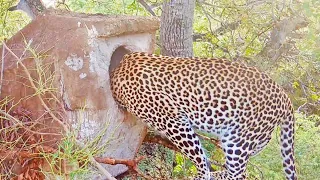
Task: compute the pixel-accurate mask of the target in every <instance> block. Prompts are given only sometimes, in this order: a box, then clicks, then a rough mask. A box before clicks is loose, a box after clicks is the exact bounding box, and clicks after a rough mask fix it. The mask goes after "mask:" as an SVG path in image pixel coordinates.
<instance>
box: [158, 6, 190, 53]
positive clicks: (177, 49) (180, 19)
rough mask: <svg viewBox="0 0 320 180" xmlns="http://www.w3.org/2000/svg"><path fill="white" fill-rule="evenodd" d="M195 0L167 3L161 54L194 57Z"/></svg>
mask: <svg viewBox="0 0 320 180" xmlns="http://www.w3.org/2000/svg"><path fill="white" fill-rule="evenodd" d="M194 8H195V0H171V1H165V2H164V3H163V7H162V14H161V24H160V41H161V54H162V55H167V56H179V57H192V56H193V46H192V24H193V16H194Z"/></svg>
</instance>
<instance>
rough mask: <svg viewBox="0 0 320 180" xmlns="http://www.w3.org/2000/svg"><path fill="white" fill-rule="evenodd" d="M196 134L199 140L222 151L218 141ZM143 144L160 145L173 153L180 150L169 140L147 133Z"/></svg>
mask: <svg viewBox="0 0 320 180" xmlns="http://www.w3.org/2000/svg"><path fill="white" fill-rule="evenodd" d="M196 134H197V136H198V137H199V138H201V139H204V140H208V141H211V142H212V143H213V144H214V145H215V146H216V147H218V148H220V149H222V147H221V145H220V142H219V140H217V139H214V138H209V137H207V136H205V135H202V134H198V133H196ZM143 142H146V143H156V144H160V145H163V146H164V147H167V148H169V149H172V150H174V151H177V152H180V150H179V149H178V148H177V147H176V146H175V145H174V144H173V143H172V142H171V141H169V139H167V138H164V137H162V136H160V135H155V134H153V133H148V134H147V135H146V137H145V138H144V140H143Z"/></svg>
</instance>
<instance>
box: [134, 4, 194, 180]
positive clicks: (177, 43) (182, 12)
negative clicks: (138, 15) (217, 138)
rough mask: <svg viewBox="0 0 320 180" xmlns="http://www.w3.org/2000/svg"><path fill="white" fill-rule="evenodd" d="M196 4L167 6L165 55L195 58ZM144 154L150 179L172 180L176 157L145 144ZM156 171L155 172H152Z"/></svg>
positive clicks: (164, 13) (163, 27)
mask: <svg viewBox="0 0 320 180" xmlns="http://www.w3.org/2000/svg"><path fill="white" fill-rule="evenodd" d="M194 8H195V0H171V1H167V0H165V2H164V3H163V7H162V14H161V23H160V41H161V42H160V44H161V54H162V55H166V56H175V57H178V56H179V57H192V56H193V44H192V42H193V39H192V32H193V28H192V23H193V16H194ZM140 153H142V154H144V155H150V156H151V157H152V158H150V159H148V160H146V162H145V163H146V164H148V167H147V169H148V170H149V171H148V173H149V174H150V175H154V176H156V177H160V178H163V179H172V177H171V176H172V174H171V173H172V172H173V168H174V162H175V153H174V152H173V151H171V150H168V149H166V148H164V147H163V146H161V145H158V144H144V145H143V146H142V148H141V151H140ZM150 167H152V168H150Z"/></svg>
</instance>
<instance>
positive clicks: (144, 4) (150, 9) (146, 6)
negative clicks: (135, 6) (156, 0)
mask: <svg viewBox="0 0 320 180" xmlns="http://www.w3.org/2000/svg"><path fill="white" fill-rule="evenodd" d="M138 2H139V3H140V4H141V5H142V6H143V7H144V8H145V9H146V10H147V11H148V12H149V13H150V14H151V15H152V16H157V15H156V13H154V12H153V10H152V8H151V7H150V6H149V5H148V4H147V3H146V2H145V1H144V0H138Z"/></svg>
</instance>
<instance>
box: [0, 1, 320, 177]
mask: <svg viewBox="0 0 320 180" xmlns="http://www.w3.org/2000/svg"><path fill="white" fill-rule="evenodd" d="M44 2H45V3H48V2H50V0H45V1H44ZM143 2H145V3H147V4H148V5H149V7H150V8H151V10H152V11H153V12H154V13H155V14H156V15H157V16H159V17H160V15H161V7H162V6H161V5H162V1H161V0H145V1H143ZM16 3H17V2H16V1H12V0H0V5H1V6H0V42H2V41H4V40H5V39H8V38H10V37H11V36H12V35H14V34H15V33H17V32H18V31H19V30H20V29H22V28H23V27H24V26H26V25H27V24H28V23H29V22H30V19H29V18H28V17H27V16H26V15H25V14H24V13H23V12H18V11H15V12H9V11H8V10H7V9H8V8H9V7H11V6H13V5H15V4H16ZM55 8H61V9H66V10H70V11H75V12H83V13H101V14H127V15H139V16H152V15H151V14H150V12H149V11H147V10H146V9H145V8H144V7H143V6H142V5H141V1H139V0H65V1H62V0H60V1H57V2H55ZM193 29H194V33H193V40H194V43H193V45H194V49H193V50H194V54H195V56H200V57H221V58H227V59H230V60H232V61H242V62H245V63H247V64H250V65H253V66H256V67H258V68H259V69H261V70H262V71H264V72H266V73H267V74H269V75H270V76H272V77H273V79H274V80H275V81H276V82H277V83H279V84H280V85H281V86H282V87H283V88H284V89H285V90H286V92H287V93H288V94H289V96H290V97H291V99H292V101H293V103H294V106H295V110H296V119H297V124H296V128H297V131H296V143H295V144H296V146H295V147H296V148H295V152H296V158H297V164H298V173H299V178H300V179H306V180H313V179H319V177H320V142H319V141H318V140H319V139H320V116H319V115H320V82H319V81H320V1H319V0H239V1H234V0H219V1H218V0H198V1H197V3H196V8H195V16H194V25H193ZM158 39H159V38H158ZM157 44H159V43H157ZM159 49H160V48H159V47H158V48H157V50H156V53H159V52H160V50H159ZM203 143H204V144H205V146H206V148H207V151H208V154H210V156H211V157H212V159H215V160H217V161H220V163H223V156H222V153H221V152H220V150H217V149H216V148H215V147H214V146H213V145H212V144H210V143H208V142H203ZM175 162H176V165H175V168H174V171H173V174H172V175H173V177H175V178H178V179H180V178H182V177H185V176H186V175H192V174H194V173H195V171H196V170H195V167H194V166H193V165H192V163H190V162H189V161H188V160H186V158H185V157H183V156H182V155H181V154H176V155H175ZM144 166H145V167H144V168H145V169H148V168H149V169H152V167H148V164H145V165H144ZM281 166H282V165H281V157H280V150H279V133H278V132H275V134H274V138H273V140H272V141H271V143H270V144H269V145H268V146H267V148H266V149H265V150H264V151H263V152H262V153H260V154H259V155H257V156H256V157H254V158H252V159H251V161H250V164H249V166H248V169H249V172H248V174H249V176H250V178H251V179H283V178H284V176H283V172H282V168H281ZM214 168H216V169H219V167H214Z"/></svg>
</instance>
